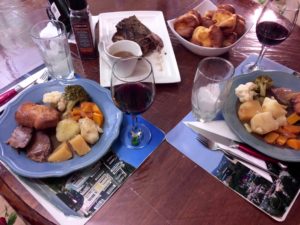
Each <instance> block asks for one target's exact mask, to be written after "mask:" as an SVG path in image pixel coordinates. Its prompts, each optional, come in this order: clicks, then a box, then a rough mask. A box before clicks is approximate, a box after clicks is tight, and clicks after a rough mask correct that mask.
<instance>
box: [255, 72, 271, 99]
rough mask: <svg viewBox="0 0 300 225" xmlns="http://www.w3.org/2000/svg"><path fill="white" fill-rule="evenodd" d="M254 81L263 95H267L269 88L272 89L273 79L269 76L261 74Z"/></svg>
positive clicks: (259, 92) (258, 91)
mask: <svg viewBox="0 0 300 225" xmlns="http://www.w3.org/2000/svg"><path fill="white" fill-rule="evenodd" d="M254 83H255V84H256V85H257V90H256V92H257V93H258V94H259V95H260V96H261V97H266V94H267V90H268V89H270V87H271V86H272V83H273V81H272V79H271V78H270V77H269V76H266V75H261V76H258V77H256V79H255V81H254Z"/></svg>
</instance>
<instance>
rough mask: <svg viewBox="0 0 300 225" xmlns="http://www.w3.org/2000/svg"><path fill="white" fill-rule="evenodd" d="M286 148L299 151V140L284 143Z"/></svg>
mask: <svg viewBox="0 0 300 225" xmlns="http://www.w3.org/2000/svg"><path fill="white" fill-rule="evenodd" d="M286 144H287V146H289V147H290V148H292V149H295V150H300V140H299V139H289V140H287V142H286Z"/></svg>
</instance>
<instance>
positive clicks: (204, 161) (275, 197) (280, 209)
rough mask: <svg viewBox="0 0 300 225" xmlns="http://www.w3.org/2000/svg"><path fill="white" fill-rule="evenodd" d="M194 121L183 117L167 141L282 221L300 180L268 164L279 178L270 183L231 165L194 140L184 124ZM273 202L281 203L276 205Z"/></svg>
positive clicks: (271, 63)
mask: <svg viewBox="0 0 300 225" xmlns="http://www.w3.org/2000/svg"><path fill="white" fill-rule="evenodd" d="M256 58H257V56H256V55H251V56H249V57H248V58H247V59H246V60H245V61H243V62H242V63H241V64H240V65H239V66H238V67H237V68H236V71H235V75H239V74H241V68H242V66H243V65H245V64H247V63H249V62H253V61H255V59H256ZM262 64H263V66H264V68H266V69H268V70H279V71H284V72H287V73H292V72H294V71H293V70H291V69H289V68H287V67H285V66H283V65H280V64H279V63H276V62H274V61H271V60H269V59H266V58H264V59H263V61H262ZM216 119H217V120H222V119H223V117H222V115H221V114H219V115H218V116H217V118H216ZM194 120H195V119H194V117H193V116H192V113H189V114H188V115H186V116H185V117H184V118H183V119H182V120H181V121H180V122H179V123H178V124H177V125H176V126H175V127H174V128H173V129H172V130H171V131H170V132H168V133H167V134H166V140H167V141H168V142H169V143H170V144H171V145H173V146H174V147H175V148H176V149H177V150H178V151H180V152H181V153H182V154H184V155H185V156H187V157H188V158H189V159H191V160H192V161H193V162H194V163H196V164H197V165H199V166H200V167H202V168H203V169H204V170H206V171H207V172H208V173H210V174H211V175H212V176H214V177H215V178H217V179H218V180H219V181H221V182H222V184H224V185H225V186H226V187H228V188H230V189H231V190H233V191H234V192H236V193H237V194H239V195H240V196H241V197H243V198H244V199H245V200H247V201H248V202H250V203H251V204H253V205H254V206H256V207H257V208H259V209H260V210H262V211H263V212H265V213H266V214H268V215H269V216H271V217H272V218H273V219H275V220H277V221H283V220H285V218H286V216H287V214H288V212H289V210H290V208H291V206H292V205H293V203H294V201H295V199H296V198H297V196H298V191H299V184H300V182H299V181H300V179H299V178H300V177H299V178H297V179H295V178H294V177H292V176H290V174H289V173H287V172H286V171H280V170H279V169H278V168H277V167H275V165H272V164H270V165H269V164H268V165H267V166H268V168H269V169H272V170H275V171H276V173H278V174H279V179H277V180H274V181H273V182H270V181H269V180H267V179H265V178H264V177H262V176H260V175H259V174H257V173H255V172H254V171H252V170H250V169H249V168H248V167H246V166H244V165H243V164H240V163H233V162H232V161H231V160H229V159H228V158H227V157H225V156H224V154H223V153H222V152H216V151H211V150H208V149H207V148H205V147H204V146H202V145H201V144H200V143H199V142H198V141H197V139H196V137H197V134H196V133H194V132H193V131H192V130H191V129H190V128H188V127H187V126H186V125H184V123H183V122H184V121H194ZM273 167H274V168H273ZM283 180H285V181H287V182H286V183H284V184H283V182H285V181H283ZM279 185H282V187H283V189H282V190H286V189H288V190H289V191H288V192H289V194H288V196H283V195H282V194H283V193H281V192H280V191H279V192H277V191H276V190H278V189H277V187H279ZM276 202H277V203H278V202H280V203H278V204H277V205H276Z"/></svg>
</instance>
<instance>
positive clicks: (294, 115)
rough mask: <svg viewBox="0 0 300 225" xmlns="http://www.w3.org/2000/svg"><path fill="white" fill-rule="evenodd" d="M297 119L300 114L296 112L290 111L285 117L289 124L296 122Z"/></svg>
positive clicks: (299, 117)
mask: <svg viewBox="0 0 300 225" xmlns="http://www.w3.org/2000/svg"><path fill="white" fill-rule="evenodd" d="M299 120H300V116H299V115H298V114H297V113H296V112H294V113H292V114H291V115H289V116H288V118H287V122H288V124H291V125H292V124H295V123H297V122H298V121H299Z"/></svg>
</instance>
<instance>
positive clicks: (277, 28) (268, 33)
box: [256, 21, 289, 46]
mask: <svg viewBox="0 0 300 225" xmlns="http://www.w3.org/2000/svg"><path fill="white" fill-rule="evenodd" d="M256 36H257V39H258V40H259V42H260V43H262V44H264V45H267V46H271V45H278V44H280V43H281V42H283V41H284V40H285V39H287V37H288V36H289V31H288V30H287V29H286V28H285V27H284V26H283V25H281V24H279V23H276V22H272V21H264V22H260V23H259V24H257V26H256Z"/></svg>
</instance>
